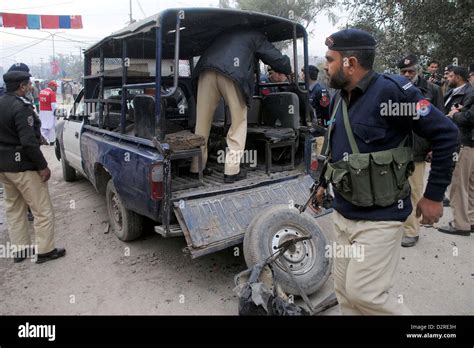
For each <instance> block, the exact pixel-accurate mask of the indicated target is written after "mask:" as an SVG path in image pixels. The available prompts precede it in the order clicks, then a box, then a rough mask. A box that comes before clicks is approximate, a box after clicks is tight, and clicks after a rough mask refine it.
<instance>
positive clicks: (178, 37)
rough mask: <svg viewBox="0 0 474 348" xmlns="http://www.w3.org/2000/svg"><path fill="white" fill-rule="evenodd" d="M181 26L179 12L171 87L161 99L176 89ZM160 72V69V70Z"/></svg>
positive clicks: (170, 94)
mask: <svg viewBox="0 0 474 348" xmlns="http://www.w3.org/2000/svg"><path fill="white" fill-rule="evenodd" d="M180 26H181V18H180V11H178V13H177V16H176V38H175V46H174V72H173V73H174V74H173V87H171V90H170V91H169V92H168V93H165V94H163V97H164V98H166V97H170V96H172V95H173V94H174V93H175V92H176V89H177V88H178V78H179V42H180V41H179V39H180V30H179V28H180ZM160 72H161V69H160Z"/></svg>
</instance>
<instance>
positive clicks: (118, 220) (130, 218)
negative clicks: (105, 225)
mask: <svg viewBox="0 0 474 348" xmlns="http://www.w3.org/2000/svg"><path fill="white" fill-rule="evenodd" d="M105 198H106V201H107V212H108V214H109V220H110V225H111V227H112V229H113V231H114V233H115V235H116V236H117V238H118V239H120V240H122V241H124V242H129V241H132V240H134V239H137V238H138V237H140V235H141V234H142V231H143V217H142V216H141V215H139V214H137V213H135V212H133V211H130V210H127V209H125V208H124V207H123V204H122V200H121V198H120V196H119V194H118V193H117V190H116V189H115V186H114V183H113V181H112V180H109V182H108V183H107V189H106V192H105Z"/></svg>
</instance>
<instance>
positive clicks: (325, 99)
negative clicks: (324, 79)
mask: <svg viewBox="0 0 474 348" xmlns="http://www.w3.org/2000/svg"><path fill="white" fill-rule="evenodd" d="M301 73H302V78H303V80H304V79H305V75H304V68H303V69H301ZM308 74H309V95H308V96H309V103H310V104H311V106H312V107H313V109H314V111H315V113H316V120H317V123H318V124H319V125H320V126H322V127H326V126H327V122H328V121H329V104H330V101H331V96H330V95H329V92H328V90H327V89H326V87H324V86H322V85H321V84H320V83H319V82H318V81H317V79H318V74H319V69H318V68H317V67H315V66H314V65H308Z"/></svg>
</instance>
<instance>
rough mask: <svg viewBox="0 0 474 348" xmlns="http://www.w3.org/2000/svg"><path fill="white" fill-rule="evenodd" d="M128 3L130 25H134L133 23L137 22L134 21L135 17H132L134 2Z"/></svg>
mask: <svg viewBox="0 0 474 348" xmlns="http://www.w3.org/2000/svg"><path fill="white" fill-rule="evenodd" d="M128 3H129V4H130V13H129V15H130V23H129V24H132V23H135V20H134V19H133V16H132V0H129V1H128Z"/></svg>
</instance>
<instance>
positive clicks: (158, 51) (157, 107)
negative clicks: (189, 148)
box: [154, 27, 166, 188]
mask: <svg viewBox="0 0 474 348" xmlns="http://www.w3.org/2000/svg"><path fill="white" fill-rule="evenodd" d="M155 30H156V48H155V86H154V87H155V122H156V124H157V125H161V123H160V122H161V51H162V47H161V45H162V37H161V35H162V33H161V27H156V29H155ZM163 124H164V122H163ZM160 133H162V134H160V142H162V141H163V140H164V138H165V135H164V130H163V129H162V127H161V132H160ZM165 188H166V186H165Z"/></svg>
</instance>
